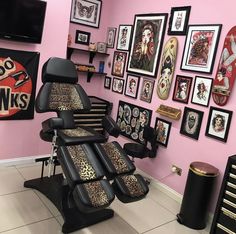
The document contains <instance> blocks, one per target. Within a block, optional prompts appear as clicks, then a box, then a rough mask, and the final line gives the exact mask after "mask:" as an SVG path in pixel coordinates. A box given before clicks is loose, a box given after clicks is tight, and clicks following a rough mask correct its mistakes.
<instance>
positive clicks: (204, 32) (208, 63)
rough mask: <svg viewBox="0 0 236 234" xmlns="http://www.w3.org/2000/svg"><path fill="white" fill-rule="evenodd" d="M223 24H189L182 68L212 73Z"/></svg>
mask: <svg viewBox="0 0 236 234" xmlns="http://www.w3.org/2000/svg"><path fill="white" fill-rule="evenodd" d="M221 28H222V24H210V25H207V24H206V25H189V26H188V32H187V36H186V40H185V47H184V52H183V56H182V62H181V67H180V69H181V70H186V71H195V72H202V73H208V74H211V73H212V70H213V65H214V62H215V56H216V51H217V47H218V43H219V38H220V33H221Z"/></svg>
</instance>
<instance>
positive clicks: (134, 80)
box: [124, 74, 140, 99]
mask: <svg viewBox="0 0 236 234" xmlns="http://www.w3.org/2000/svg"><path fill="white" fill-rule="evenodd" d="M139 81H140V77H139V76H136V75H133V74H127V77H126V85H125V92H124V94H125V96H128V97H132V98H135V99H136V98H137V96H138V90H139Z"/></svg>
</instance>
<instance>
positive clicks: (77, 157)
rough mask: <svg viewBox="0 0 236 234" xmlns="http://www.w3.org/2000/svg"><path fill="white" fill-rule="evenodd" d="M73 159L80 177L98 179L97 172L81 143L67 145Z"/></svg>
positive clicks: (86, 179)
mask: <svg viewBox="0 0 236 234" xmlns="http://www.w3.org/2000/svg"><path fill="white" fill-rule="evenodd" d="M67 150H68V151H69V153H70V156H71V159H72V161H73V163H74V165H75V166H76V168H77V169H78V173H79V175H80V178H81V179H82V180H84V181H88V180H91V179H96V177H97V176H96V172H95V170H94V168H93V166H92V165H91V163H90V162H89V161H88V158H87V156H86V153H85V152H84V150H83V148H82V147H81V146H80V145H73V146H67Z"/></svg>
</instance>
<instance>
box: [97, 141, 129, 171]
mask: <svg viewBox="0 0 236 234" xmlns="http://www.w3.org/2000/svg"><path fill="white" fill-rule="evenodd" d="M101 145H102V147H103V148H104V150H105V152H106V154H107V156H108V157H109V159H110V160H111V162H112V164H113V165H114V167H115V169H116V172H117V173H118V174H121V173H125V172H129V168H128V166H127V164H126V162H125V160H124V158H123V157H122V154H121V153H120V151H119V150H118V149H117V148H116V146H115V145H114V144H113V143H112V142H108V143H104V144H101Z"/></svg>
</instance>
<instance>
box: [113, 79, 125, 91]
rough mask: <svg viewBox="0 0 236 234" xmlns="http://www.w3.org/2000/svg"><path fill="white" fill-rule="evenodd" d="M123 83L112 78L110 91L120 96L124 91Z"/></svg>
mask: <svg viewBox="0 0 236 234" xmlns="http://www.w3.org/2000/svg"><path fill="white" fill-rule="evenodd" d="M124 83H125V81H124V80H123V79H119V78H116V77H114V78H113V82H112V91H113V92H115V93H119V94H122V93H123V90H124Z"/></svg>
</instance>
